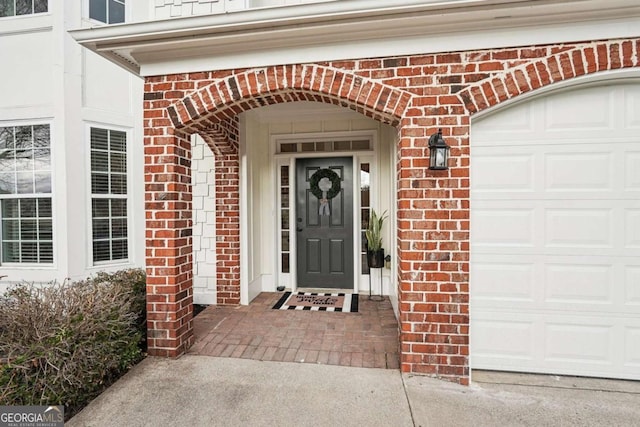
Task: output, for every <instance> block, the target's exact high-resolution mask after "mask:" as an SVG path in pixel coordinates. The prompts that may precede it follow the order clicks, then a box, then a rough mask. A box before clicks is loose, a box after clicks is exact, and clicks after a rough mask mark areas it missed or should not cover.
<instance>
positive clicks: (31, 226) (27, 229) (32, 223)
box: [20, 219, 38, 240]
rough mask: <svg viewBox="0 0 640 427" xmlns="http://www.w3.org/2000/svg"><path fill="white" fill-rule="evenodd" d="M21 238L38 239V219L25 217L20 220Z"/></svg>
mask: <svg viewBox="0 0 640 427" xmlns="http://www.w3.org/2000/svg"><path fill="white" fill-rule="evenodd" d="M20 239H21V240H38V221H36V220H35V219H23V220H22V221H20Z"/></svg>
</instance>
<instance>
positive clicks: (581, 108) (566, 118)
mask: <svg viewBox="0 0 640 427" xmlns="http://www.w3.org/2000/svg"><path fill="white" fill-rule="evenodd" d="M613 95H614V94H613V93H606V94H603V93H602V91H601V90H600V88H589V89H584V90H581V91H579V92H568V93H564V94H562V93H561V94H557V95H552V96H549V97H548V98H547V99H546V100H545V102H543V103H542V105H544V107H545V119H546V120H545V129H546V130H547V131H551V132H553V131H570V132H576V131H578V132H584V131H585V130H590V131H595V130H612V129H613V128H614V118H615V112H614V105H615V101H614V99H613Z"/></svg>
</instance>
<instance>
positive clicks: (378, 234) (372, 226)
mask: <svg viewBox="0 0 640 427" xmlns="http://www.w3.org/2000/svg"><path fill="white" fill-rule="evenodd" d="M385 219H387V211H384V212H383V213H382V215H380V216H378V215H377V214H376V211H375V210H373V209H371V216H370V217H369V226H368V227H367V230H366V231H365V236H366V237H367V265H368V266H369V268H382V267H384V249H383V248H382V225H383V224H384V220H385Z"/></svg>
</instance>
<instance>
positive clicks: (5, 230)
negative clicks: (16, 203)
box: [2, 219, 20, 240]
mask: <svg viewBox="0 0 640 427" xmlns="http://www.w3.org/2000/svg"><path fill="white" fill-rule="evenodd" d="M2 238H3V239H4V240H20V221H18V220H16V219H5V220H3V221H2Z"/></svg>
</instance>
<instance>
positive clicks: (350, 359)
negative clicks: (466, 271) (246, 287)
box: [189, 292, 399, 369]
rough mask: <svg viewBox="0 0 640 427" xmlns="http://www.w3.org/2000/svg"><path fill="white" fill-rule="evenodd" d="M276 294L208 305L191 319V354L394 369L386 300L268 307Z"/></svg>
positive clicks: (394, 327)
mask: <svg viewBox="0 0 640 427" xmlns="http://www.w3.org/2000/svg"><path fill="white" fill-rule="evenodd" d="M281 295H282V294H281V293H275V292H274V293H267V292H263V293H261V294H260V295H258V296H257V297H256V298H255V299H254V300H253V301H252V302H251V304H249V305H248V306H209V307H207V308H206V309H205V310H204V311H202V313H200V314H198V315H197V316H196V317H195V319H194V333H195V344H194V345H193V346H192V347H191V349H190V350H189V353H191V354H198V355H203V356H215V357H238V358H243V359H254V360H265V361H281V362H300V363H320V364H327V365H342V366H358V367H365V368H388V369H397V368H399V359H398V322H397V320H396V318H395V315H394V313H393V309H392V308H391V303H390V302H389V299H388V298H386V297H385V299H384V300H383V301H370V300H369V299H368V296H367V295H360V301H359V311H358V313H337V312H322V311H297V310H273V309H272V308H271V307H273V305H274V304H275V303H276V302H277V301H278V299H279V298H280V296H281Z"/></svg>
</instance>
